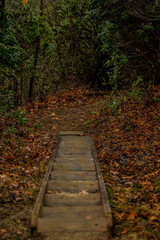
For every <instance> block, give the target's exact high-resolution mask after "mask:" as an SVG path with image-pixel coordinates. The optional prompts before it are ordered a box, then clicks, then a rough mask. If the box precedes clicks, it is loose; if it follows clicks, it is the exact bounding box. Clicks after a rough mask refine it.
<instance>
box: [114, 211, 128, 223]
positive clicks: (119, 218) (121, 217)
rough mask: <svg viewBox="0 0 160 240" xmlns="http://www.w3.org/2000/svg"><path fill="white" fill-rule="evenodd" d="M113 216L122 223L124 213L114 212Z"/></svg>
mask: <svg viewBox="0 0 160 240" xmlns="http://www.w3.org/2000/svg"><path fill="white" fill-rule="evenodd" d="M114 216H115V218H116V219H117V220H118V221H122V220H123V219H124V216H125V213H116V212H115V213H114Z"/></svg>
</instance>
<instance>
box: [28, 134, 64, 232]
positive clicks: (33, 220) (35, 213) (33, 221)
mask: <svg viewBox="0 0 160 240" xmlns="http://www.w3.org/2000/svg"><path fill="white" fill-rule="evenodd" d="M59 144H60V136H58V137H57V143H56V145H55V147H54V150H53V152H52V154H51V157H50V160H49V164H48V167H47V170H46V173H45V175H44V178H43V181H42V185H41V188H40V191H39V193H38V196H37V199H36V202H35V205H34V208H33V211H32V215H31V229H34V228H36V227H37V221H38V217H39V213H40V208H41V206H42V204H43V198H44V194H45V191H46V188H47V183H48V179H49V176H50V174H51V171H52V166H53V163H54V160H55V157H56V154H57V152H58V148H59Z"/></svg>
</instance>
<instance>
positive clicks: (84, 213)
mask: <svg viewBox="0 0 160 240" xmlns="http://www.w3.org/2000/svg"><path fill="white" fill-rule="evenodd" d="M40 217H45V218H52V217H55V218H62V217H63V218H68V217H83V218H86V219H91V218H97V217H104V209H103V207H102V206H80V207H63V206H61V207H42V208H41V211H40Z"/></svg>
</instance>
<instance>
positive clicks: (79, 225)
mask: <svg viewBox="0 0 160 240" xmlns="http://www.w3.org/2000/svg"><path fill="white" fill-rule="evenodd" d="M106 229H107V225H106V219H105V217H101V218H97V219H86V218H70V217H69V218H67V219H66V218H53V219H51V218H39V219H38V232H41V233H45V232H47V233H48V232H54V231H57V232H58V231H59V232H64V231H66V232H74V231H77V230H78V232H85V231H88V230H89V231H90V232H92V231H93V232H106Z"/></svg>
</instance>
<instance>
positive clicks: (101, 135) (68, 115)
mask: <svg viewBox="0 0 160 240" xmlns="http://www.w3.org/2000/svg"><path fill="white" fill-rule="evenodd" d="M158 94H159V92H157V95H156V99H155V98H154V100H156V101H153V100H152V98H149V99H148V98H145V96H144V97H143V99H142V101H137V100H134V99H133V98H130V97H128V98H127V97H126V94H124V93H122V92H121V93H119V94H117V95H116V96H112V97H111V96H103V95H99V94H90V93H89V92H88V91H86V90H83V89H78V90H73V89H70V90H68V91H63V92H59V93H57V94H56V95H55V96H53V97H50V98H47V99H45V100H44V101H43V102H38V101H37V102H33V103H30V104H28V105H26V106H23V107H22V108H21V109H19V110H15V113H10V114H8V115H7V116H1V117H0V129H1V132H2V135H1V143H0V150H1V159H0V212H1V219H0V238H1V239H15V240H18V239H26V240H29V239H43V237H42V236H40V235H38V234H34V235H33V236H32V235H30V217H31V211H32V209H33V205H34V201H35V199H36V196H37V193H38V190H39V187H40V185H41V182H42V178H43V175H44V173H45V169H46V165H47V163H48V161H49V156H50V155H51V152H52V151H53V148H54V145H55V142H56V137H57V134H58V131H59V130H84V131H86V132H88V133H91V134H92V135H93V137H94V140H95V144H96V148H97V150H98V156H99V160H100V164H101V167H102V171H103V173H104V179H105V183H106V187H107V192H108V196H109V199H110V203H111V207H112V210H113V229H112V238H111V239H114V240H117V239H131V240H132V239H133V240H134V239H135V240H136V239H156V240H158V239H160V229H159V226H160V177H159V173H160V171H159V169H160V168H159V167H160V147H159V145H160V111H159V101H158V97H157V96H158ZM26 113H27V114H26Z"/></svg>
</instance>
